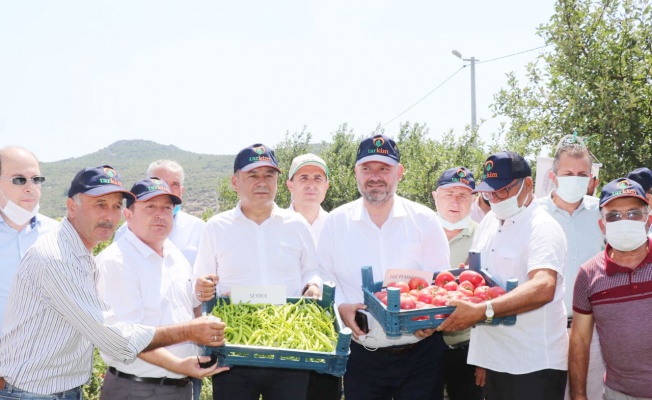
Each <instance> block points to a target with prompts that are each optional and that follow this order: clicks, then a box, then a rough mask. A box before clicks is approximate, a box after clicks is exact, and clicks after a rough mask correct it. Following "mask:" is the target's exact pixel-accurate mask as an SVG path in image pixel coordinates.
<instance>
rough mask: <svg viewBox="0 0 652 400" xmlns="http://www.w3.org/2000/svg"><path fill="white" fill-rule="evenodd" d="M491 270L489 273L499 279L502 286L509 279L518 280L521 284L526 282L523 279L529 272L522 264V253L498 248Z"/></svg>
mask: <svg viewBox="0 0 652 400" xmlns="http://www.w3.org/2000/svg"><path fill="white" fill-rule="evenodd" d="M494 254H495V255H494V257H493V260H492V263H491V267H490V268H489V272H490V273H491V274H492V275H493V276H494V278H497V279H498V281H499V282H500V284H501V285H503V286H505V283H506V282H507V280H508V279H509V278H517V279H518V281H519V282H524V281H525V280H524V279H523V277H524V276H525V274H526V272H527V265H525V264H524V263H521V258H520V252H519V251H518V250H515V249H511V248H504V247H501V248H497V249H495V252H494Z"/></svg>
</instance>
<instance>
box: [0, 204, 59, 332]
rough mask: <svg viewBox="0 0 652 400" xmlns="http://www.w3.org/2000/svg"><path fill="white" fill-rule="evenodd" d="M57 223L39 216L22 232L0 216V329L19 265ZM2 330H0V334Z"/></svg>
mask: <svg viewBox="0 0 652 400" xmlns="http://www.w3.org/2000/svg"><path fill="white" fill-rule="evenodd" d="M56 224H57V221H55V220H53V219H51V218H48V217H46V216H44V215H41V214H37V215H36V216H35V217H34V218H32V220H31V221H30V223H29V224H27V226H25V227H24V228H23V229H22V230H21V231H20V232H18V231H16V230H15V229H14V228H12V227H11V226H9V224H7V222H6V221H5V220H4V218H3V217H2V216H1V215H0V328H1V327H2V321H3V320H4V316H5V307H6V306H7V299H8V298H9V291H10V290H11V285H12V283H13V281H14V276H15V275H16V270H18V264H20V260H21V259H22V258H23V256H24V255H25V253H27V250H29V248H30V247H32V245H33V244H34V242H36V239H38V237H39V236H40V235H41V234H42V233H45V232H47V231H48V230H50V229H51V228H52V227H54V226H56ZM1 331H2V329H0V332H1Z"/></svg>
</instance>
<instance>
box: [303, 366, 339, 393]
mask: <svg viewBox="0 0 652 400" xmlns="http://www.w3.org/2000/svg"><path fill="white" fill-rule="evenodd" d="M341 398H342V378H341V377H338V376H333V375H329V374H320V373H318V372H315V371H311V372H310V379H309V380H308V395H307V396H306V399H308V400H340V399H341Z"/></svg>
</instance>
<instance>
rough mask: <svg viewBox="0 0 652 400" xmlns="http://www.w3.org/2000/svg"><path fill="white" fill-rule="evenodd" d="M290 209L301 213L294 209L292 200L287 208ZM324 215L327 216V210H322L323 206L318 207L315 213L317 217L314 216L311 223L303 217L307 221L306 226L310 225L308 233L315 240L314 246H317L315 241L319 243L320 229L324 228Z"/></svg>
mask: <svg viewBox="0 0 652 400" xmlns="http://www.w3.org/2000/svg"><path fill="white" fill-rule="evenodd" d="M288 209H289V210H290V211H294V212H295V213H297V214H299V215H301V217H303V215H302V214H301V213H300V212H298V211H297V210H295V209H294V202H292V204H290V207H289V208H288ZM326 217H328V212H326V210H324V209H323V208H321V207H319V214H318V215H317V218H315V220H314V221H312V224H311V223H309V222H308V220H306V219H305V218H303V219H304V220H305V221H306V223H308V226H309V227H310V234H311V235H312V240H313V241H314V242H315V246H317V243H319V235H320V234H321V230H322V229H323V228H324V222H326Z"/></svg>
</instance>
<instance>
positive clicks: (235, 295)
mask: <svg viewBox="0 0 652 400" xmlns="http://www.w3.org/2000/svg"><path fill="white" fill-rule="evenodd" d="M231 302H232V303H252V304H285V303H287V294H286V292H285V286H284V285H270V286H233V287H232V288H231Z"/></svg>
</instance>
